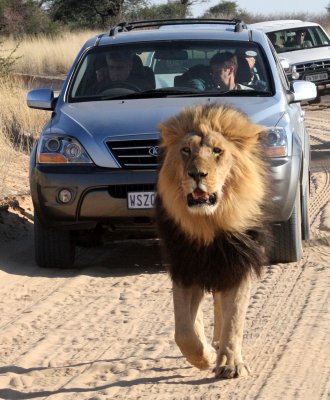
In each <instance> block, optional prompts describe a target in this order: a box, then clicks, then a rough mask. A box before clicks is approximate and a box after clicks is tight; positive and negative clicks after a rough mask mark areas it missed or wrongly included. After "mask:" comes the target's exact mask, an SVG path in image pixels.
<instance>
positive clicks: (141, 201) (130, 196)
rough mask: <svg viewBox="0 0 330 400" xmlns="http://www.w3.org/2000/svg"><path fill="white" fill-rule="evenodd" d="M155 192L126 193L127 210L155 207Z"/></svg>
mask: <svg viewBox="0 0 330 400" xmlns="http://www.w3.org/2000/svg"><path fill="white" fill-rule="evenodd" d="M155 198H156V193H155V192H128V193H127V204H128V208H129V209H143V208H154V207H155Z"/></svg>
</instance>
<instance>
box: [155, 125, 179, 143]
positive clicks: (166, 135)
mask: <svg viewBox="0 0 330 400" xmlns="http://www.w3.org/2000/svg"><path fill="white" fill-rule="evenodd" d="M158 128H159V130H160V136H161V142H162V145H163V146H164V147H167V146H170V145H171V144H173V143H175V142H176V141H177V140H178V133H177V132H176V131H175V130H174V129H171V128H170V127H168V126H167V125H165V124H159V125H158Z"/></svg>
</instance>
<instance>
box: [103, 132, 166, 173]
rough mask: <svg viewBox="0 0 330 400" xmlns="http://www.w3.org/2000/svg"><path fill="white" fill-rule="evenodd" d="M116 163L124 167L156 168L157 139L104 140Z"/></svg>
mask: <svg viewBox="0 0 330 400" xmlns="http://www.w3.org/2000/svg"><path fill="white" fill-rule="evenodd" d="M106 144H107V146H108V148H109V150H110V151H111V153H112V154H113V156H114V157H115V158H116V160H117V162H118V164H119V165H120V166H121V167H122V168H126V169H136V168H139V169H156V168H157V167H158V162H157V156H158V150H159V148H158V140H157V139H141V140H138V139H135V140H116V141H113V140H109V141H107V142H106Z"/></svg>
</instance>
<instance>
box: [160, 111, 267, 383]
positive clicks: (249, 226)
mask: <svg viewBox="0 0 330 400" xmlns="http://www.w3.org/2000/svg"><path fill="white" fill-rule="evenodd" d="M160 131H161V135H162V144H161V148H162V156H161V166H160V171H159V178H158V185H157V192H158V195H157V204H156V216H157V225H158V229H159V234H160V237H161V238H162V241H163V244H164V248H165V251H166V254H167V257H168V261H169V267H168V268H169V273H170V276H171V278H172V281H173V297H174V314H175V341H176V343H177V344H178V346H179V348H180V350H181V352H182V354H183V355H184V356H185V357H186V358H187V360H188V361H189V362H190V363H191V364H193V365H194V366H196V367H197V368H200V369H206V368H208V367H210V366H212V365H213V364H214V363H215V370H214V371H215V376H216V377H217V378H234V377H238V376H244V375H247V374H248V372H249V369H248V367H247V365H246V364H244V362H243V359H242V355H241V347H242V340H243V325H244V320H245V313H246V309H247V306H248V302H249V295H250V286H251V272H253V271H254V272H255V273H256V274H257V275H260V272H261V268H262V265H263V264H264V263H265V261H266V259H265V251H264V248H263V247H262V246H263V241H264V238H263V237H264V233H265V230H264V227H263V225H266V224H265V211H264V203H265V201H266V198H265V197H266V193H267V181H268V176H267V166H266V163H265V162H264V158H263V150H262V145H261V137H262V133H263V132H264V131H265V128H264V127H262V126H259V125H256V124H254V123H252V121H250V120H249V119H248V117H247V116H246V115H245V114H243V113H242V112H240V111H238V110H236V109H233V108H230V107H226V106H217V105H204V106H195V107H191V108H188V109H185V110H183V111H182V112H181V113H180V114H178V115H177V116H174V117H172V118H170V119H169V120H167V121H166V122H163V123H162V124H161V125H160ZM267 200H268V201H269V198H268V199H267ZM205 291H211V292H212V293H213V296H214V319H215V321H214V336H213V343H212V344H213V347H212V346H211V345H210V344H208V343H207V340H206V337H205V334H204V326H203V315H202V310H201V301H202V298H203V294H204V292H205ZM215 348H216V349H217V352H216V351H215Z"/></svg>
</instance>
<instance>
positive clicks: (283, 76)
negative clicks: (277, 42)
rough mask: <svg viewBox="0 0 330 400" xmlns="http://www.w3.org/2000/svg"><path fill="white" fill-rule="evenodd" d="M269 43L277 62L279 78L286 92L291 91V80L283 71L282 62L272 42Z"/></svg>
mask: <svg viewBox="0 0 330 400" xmlns="http://www.w3.org/2000/svg"><path fill="white" fill-rule="evenodd" d="M269 43H270V48H271V51H272V54H273V57H274V60H275V64H276V68H277V71H278V75H279V77H280V79H281V82H282V85H283V88H284V89H285V90H289V89H290V84H289V80H288V78H287V76H286V74H285V72H284V70H283V67H282V65H281V62H280V60H279V58H278V56H277V53H276V51H275V49H274V47H273V45H272V43H271V42H270V41H269Z"/></svg>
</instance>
